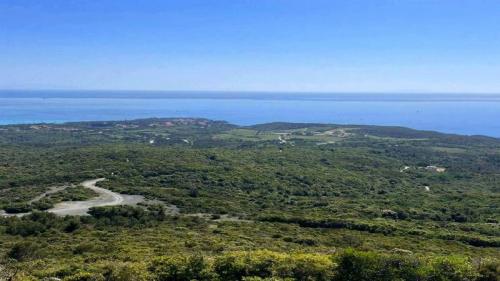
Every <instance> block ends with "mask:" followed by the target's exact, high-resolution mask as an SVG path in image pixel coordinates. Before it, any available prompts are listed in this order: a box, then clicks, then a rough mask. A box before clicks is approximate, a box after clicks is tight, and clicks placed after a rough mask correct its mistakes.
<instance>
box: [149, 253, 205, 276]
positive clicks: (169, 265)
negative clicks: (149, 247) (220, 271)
mask: <svg viewBox="0 0 500 281" xmlns="http://www.w3.org/2000/svg"><path fill="white" fill-rule="evenodd" d="M149 271H150V272H151V273H152V275H153V278H154V280H157V281H191V280H198V281H203V280H213V277H214V275H213V273H212V272H211V270H210V268H209V266H208V264H207V263H206V261H205V259H204V258H203V257H199V256H191V257H179V256H177V257H161V258H157V259H155V260H154V261H153V262H152V263H151V265H150V266H149Z"/></svg>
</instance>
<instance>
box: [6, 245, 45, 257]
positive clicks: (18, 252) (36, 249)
mask: <svg viewBox="0 0 500 281" xmlns="http://www.w3.org/2000/svg"><path fill="white" fill-rule="evenodd" d="M7 256H8V257H9V258H11V259H15V260H17V261H28V260H32V259H35V258H38V257H39V256H40V246H39V245H38V244H36V243H33V242H31V241H23V242H19V243H17V244H14V246H13V247H12V248H11V249H10V250H9V251H8V252H7Z"/></svg>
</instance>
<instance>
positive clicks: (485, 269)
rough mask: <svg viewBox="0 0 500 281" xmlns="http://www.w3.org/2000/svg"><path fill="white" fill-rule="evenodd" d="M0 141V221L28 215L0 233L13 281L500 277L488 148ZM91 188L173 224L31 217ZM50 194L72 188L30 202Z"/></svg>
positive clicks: (201, 128) (377, 141)
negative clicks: (132, 199) (172, 210)
mask: <svg viewBox="0 0 500 281" xmlns="http://www.w3.org/2000/svg"><path fill="white" fill-rule="evenodd" d="M5 128H7V130H2V131H1V132H0V143H1V145H0V209H3V210H5V211H7V212H11V213H19V212H26V211H33V213H32V214H31V215H27V216H24V217H22V218H16V217H14V218H2V219H0V255H1V256H3V257H5V258H6V259H7V260H10V262H7V261H5V262H4V264H5V266H7V265H8V266H9V268H10V270H14V271H15V270H16V268H19V269H20V270H19V274H17V276H18V277H19V278H20V276H22V274H25V275H26V278H28V277H27V276H28V275H30V276H33V277H34V278H43V277H48V276H57V277H59V278H63V279H67V280H134V278H136V279H135V280H150V279H152V280H191V279H197V280H232V279H234V280H243V279H244V280H287V278H292V279H297V280H496V279H494V278H497V277H496V276H498V262H497V261H495V260H494V258H495V257H498V256H500V250H499V249H500V240H499V239H500V238H499V237H500V228H499V224H498V222H499V221H500V211H499V207H500V195H499V194H500V176H499V175H500V152H499V151H500V141H499V140H497V139H492V138H486V137H463V136H455V135H443V134H439V133H434V132H421V131H414V130H410V129H405V128H385V127H371V126H336V125H320V124H307V125H304V124H286V123H274V124H265V125H258V126H253V127H247V128H236V127H235V126H233V125H230V124H227V123H224V122H211V121H207V120H198V119H180V120H174V119H162V120H160V119H150V120H138V121H130V122H86V123H72V124H65V125H37V126H34V127H33V126H30V125H21V126H6V127H5ZM339 130H340V131H339ZM277 133H280V134H281V135H283V134H285V135H286V141H285V142H283V141H280V140H279V139H278V135H277ZM152 139H154V140H155V141H154V143H150V141H151V140H152ZM429 165H436V166H439V167H444V168H445V169H446V171H445V172H433V171H430V170H428V169H426V167H427V166H429ZM405 167H408V168H407V169H406V168H405ZM100 177H105V178H106V179H107V180H106V181H103V182H100V183H99V184H100V185H102V187H105V188H108V189H111V190H114V191H116V192H121V193H127V194H140V195H144V196H145V197H146V198H148V199H155V200H159V202H164V203H165V204H166V205H169V204H173V205H176V206H177V207H178V208H179V209H180V214H175V215H168V213H167V214H166V213H165V207H164V206H163V205H161V204H159V205H142V206H136V207H130V206H129V207H126V206H117V207H105V208H95V209H92V210H91V211H90V212H89V214H90V215H89V216H83V217H57V216H54V215H52V214H49V213H46V212H40V211H39V210H46V209H48V208H50V207H52V206H53V205H54V204H55V203H58V202H61V201H71V200H85V199H87V198H91V197H93V196H95V194H93V193H92V192H90V191H89V190H88V189H84V188H81V187H78V186H77V184H78V183H80V182H82V181H83V180H88V179H92V178H100ZM53 186H72V187H68V188H66V189H64V190H60V191H58V192H55V193H52V194H50V195H47V196H45V197H43V198H41V199H40V200H37V201H35V202H32V199H33V198H36V197H37V196H39V195H40V194H42V193H43V192H44V191H47V190H49V189H50V187H53ZM348 247H352V248H355V249H356V250H355V251H344V250H343V249H345V248H348ZM357 250H359V251H357ZM332 252H335V253H332ZM395 252H397V253H400V254H397V253H395ZM285 253H286V254H285ZM448 255H452V256H453V257H449V256H448ZM443 256H444V257H446V258H443ZM455 256H456V257H455ZM490 259H491V260H490ZM41 264H44V266H41ZM28 269H29V270H28ZM302 269H303V270H304V271H301V270H302ZM172 274H173V275H172ZM176 274H177V275H176ZM488 276H490V277H488ZM488 278H489V279H488ZM492 278H493V279H492ZM27 280H29V279H27Z"/></svg>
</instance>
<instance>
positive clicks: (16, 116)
mask: <svg viewBox="0 0 500 281" xmlns="http://www.w3.org/2000/svg"><path fill="white" fill-rule="evenodd" d="M146 117H203V118H209V119H214V120H226V121H228V122H231V123H234V124H239V125H251V124H258V123H266V122H275V121H285V122H315V123H335V124H368V125H392V126H404V127H409V128H414V129H424V130H433V131H440V132H447V133H456V134H464V135H487V136H493V137H500V96H499V95H458V94H457V95H430V94H425V95H418V94H399V95H397V94H314V93H311V94H304V93H289V94H284V93H282V94H274V93H216V92H206V93H203V92H118V91H114V92H103V91H100V92H96V91H94V92H91V91H86V92H61V91H58V92H57V91H56V92H50V91H0V124H18V123H44V122H45V123H53V122H57V123H60V122H69V121H89V120H130V119H136V118H146Z"/></svg>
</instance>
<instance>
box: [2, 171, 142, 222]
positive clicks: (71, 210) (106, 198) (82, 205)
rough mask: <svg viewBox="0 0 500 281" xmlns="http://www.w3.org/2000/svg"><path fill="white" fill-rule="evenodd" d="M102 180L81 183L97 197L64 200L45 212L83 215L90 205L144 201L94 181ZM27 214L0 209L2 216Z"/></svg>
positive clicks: (56, 189) (57, 189)
mask: <svg viewBox="0 0 500 281" xmlns="http://www.w3.org/2000/svg"><path fill="white" fill-rule="evenodd" d="M103 180H105V179H104V178H101V179H94V180H87V181H84V182H82V183H81V185H82V186H83V187H85V188H88V189H92V190H93V191H95V192H96V193H97V194H99V196H98V197H95V198H92V199H89V200H85V201H65V202H61V203H57V204H55V205H54V207H53V208H52V209H48V210H47V212H50V213H54V214H56V215H58V216H66V215H71V216H85V215H88V213H87V212H88V211H89V209H90V208H92V207H102V206H116V205H136V204H137V203H140V202H144V197H143V196H141V195H125V194H119V193H116V192H113V191H111V190H108V189H105V188H102V187H98V186H96V183H98V182H100V181H103ZM62 189H64V187H57V188H53V189H51V190H50V191H48V192H46V193H44V194H43V195H40V196H38V197H36V198H35V199H33V200H31V201H30V202H34V201H36V200H39V199H40V198H42V197H44V196H45V195H47V194H50V193H55V192H57V191H59V190H62ZM28 214H30V213H20V214H7V213H6V212H5V211H3V210H0V216H2V217H12V216H17V217H22V216H25V215H28Z"/></svg>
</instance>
